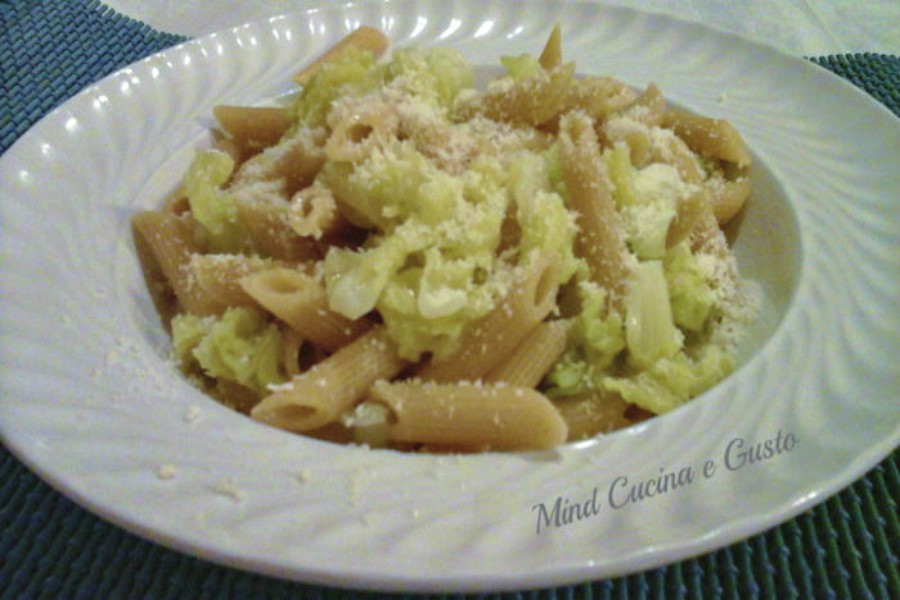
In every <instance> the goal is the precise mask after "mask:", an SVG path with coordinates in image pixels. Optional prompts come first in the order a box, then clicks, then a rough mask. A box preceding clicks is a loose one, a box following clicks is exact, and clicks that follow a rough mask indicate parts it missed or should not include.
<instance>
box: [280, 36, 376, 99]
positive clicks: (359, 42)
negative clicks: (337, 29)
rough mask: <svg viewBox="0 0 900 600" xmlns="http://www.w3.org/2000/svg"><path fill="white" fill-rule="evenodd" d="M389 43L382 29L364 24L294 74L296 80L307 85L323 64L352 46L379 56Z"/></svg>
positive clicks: (339, 55)
mask: <svg viewBox="0 0 900 600" xmlns="http://www.w3.org/2000/svg"><path fill="white" fill-rule="evenodd" d="M389 43H390V42H389V40H388V38H387V36H386V35H384V34H383V33H382V32H381V31H379V30H377V29H374V28H372V27H368V26H366V25H363V26H361V27H359V28H358V29H354V30H353V31H351V32H350V33H348V34H347V35H346V36H345V37H343V38H342V39H341V40H340V41H339V42H338V43H336V44H335V45H334V46H332V47H331V48H329V49H328V50H327V51H326V52H325V54H323V55H322V56H320V57H319V58H317V59H316V60H315V61H313V62H312V63H311V64H310V65H308V66H307V67H306V68H304V69H303V70H302V71H300V72H299V73H297V74H296V75H294V82H295V83H296V84H298V85H306V84H307V83H309V80H310V79H312V78H313V76H314V75H315V74H316V73H317V72H318V71H319V69H321V68H322V65H324V64H326V63H329V62H334V61H335V60H337V59H339V58H340V57H341V56H343V55H344V54H346V53H347V51H348V50H349V49H350V48H355V49H357V50H363V51H368V52H371V53H372V54H373V55H374V56H375V57H376V58H377V57H379V56H381V55H382V54H384V51H385V50H387V47H388V44H389Z"/></svg>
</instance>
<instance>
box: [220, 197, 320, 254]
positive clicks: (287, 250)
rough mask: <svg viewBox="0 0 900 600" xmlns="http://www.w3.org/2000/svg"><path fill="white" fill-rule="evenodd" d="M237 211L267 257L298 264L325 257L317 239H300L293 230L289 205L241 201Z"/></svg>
mask: <svg viewBox="0 0 900 600" xmlns="http://www.w3.org/2000/svg"><path fill="white" fill-rule="evenodd" d="M237 208H238V212H239V214H240V217H241V220H242V221H243V222H244V223H245V224H246V225H247V227H249V229H250V232H251V235H252V236H253V242H254V243H255V244H256V246H257V248H259V249H260V250H261V251H262V252H263V254H265V255H267V256H271V257H272V258H277V259H281V260H286V261H295V262H296V261H315V260H318V259H320V258H321V257H322V252H321V251H320V250H319V248H318V246H317V245H316V243H315V240H313V239H310V238H307V237H302V236H300V235H299V234H297V232H296V231H295V230H294V229H293V228H292V227H291V225H290V222H289V218H290V212H289V207H288V205H286V204H269V203H248V202H239V203H238V205H237Z"/></svg>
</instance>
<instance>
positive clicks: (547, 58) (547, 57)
mask: <svg viewBox="0 0 900 600" xmlns="http://www.w3.org/2000/svg"><path fill="white" fill-rule="evenodd" d="M538 62H539V63H540V64H541V67H543V68H544V69H546V70H548V71H549V70H550V69H553V68H555V67H558V66H559V65H561V64H562V29H560V27H559V23H557V24H556V25H554V26H553V29H552V30H551V31H550V37H548V38H547V43H546V44H544V49H543V50H542V51H541V56H540V58H538Z"/></svg>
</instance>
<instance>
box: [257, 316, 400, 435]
mask: <svg viewBox="0 0 900 600" xmlns="http://www.w3.org/2000/svg"><path fill="white" fill-rule="evenodd" d="M405 367H406V362H404V361H403V360H401V359H400V358H398V356H397V351H396V347H395V346H394V343H393V341H392V340H391V339H390V337H389V336H388V335H387V334H386V332H385V330H384V328H383V327H376V328H374V329H372V330H371V331H369V332H368V333H366V334H365V335H362V336H361V337H359V338H357V339H356V340H354V341H353V342H351V343H349V344H347V345H346V346H344V347H343V348H341V349H340V350H338V351H337V352H335V353H334V354H332V355H331V356H329V357H328V358H326V359H325V360H323V361H322V362H320V363H319V364H317V365H316V366H314V367H313V368H311V369H310V370H309V371H306V372H305V373H302V374H300V375H297V376H295V377H293V378H292V379H291V381H290V383H288V384H287V385H285V386H282V387H280V388H278V389H276V390H275V391H273V392H272V393H271V394H270V395H269V396H266V397H265V398H263V400H262V401H261V402H260V403H259V404H257V405H256V406H255V407H253V410H252V411H250V416H252V417H253V418H254V419H256V420H258V421H261V422H263V423H266V424H268V425H272V426H274V427H278V428H279V429H286V430H288V431H298V432H305V431H310V430H314V429H319V428H320V427H323V426H325V425H328V424H329V423H333V422H335V421H337V419H338V417H340V415H341V414H342V413H344V412H345V411H347V410H350V409H351V408H353V407H354V406H355V405H356V404H357V403H359V402H360V401H361V400H362V399H363V396H364V395H365V393H366V392H367V391H368V390H369V388H370V387H371V386H372V384H374V383H375V382H376V381H378V380H379V379H391V378H393V377H396V376H397V375H398V374H399V373H400V372H401V371H402V370H403V369H404V368H405Z"/></svg>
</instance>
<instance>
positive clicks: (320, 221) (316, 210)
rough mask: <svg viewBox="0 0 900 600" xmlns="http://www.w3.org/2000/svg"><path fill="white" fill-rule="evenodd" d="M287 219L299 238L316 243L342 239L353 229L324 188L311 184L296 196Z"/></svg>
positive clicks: (332, 197) (331, 194) (332, 194)
mask: <svg viewBox="0 0 900 600" xmlns="http://www.w3.org/2000/svg"><path fill="white" fill-rule="evenodd" d="M286 219H287V224H288V226H289V227H290V228H291V229H293V230H294V232H296V233H297V235H299V236H301V237H307V238H313V239H315V240H321V239H323V238H324V239H326V240H337V239H341V238H342V237H344V236H345V235H348V234H349V233H350V231H351V229H352V226H351V225H350V222H349V221H347V219H345V218H344V215H342V214H341V211H340V210H339V208H338V204H337V201H336V200H335V199H334V193H333V192H332V191H331V190H330V189H328V188H327V187H325V186H318V185H311V186H309V187H308V188H306V189H305V190H302V191H300V192H298V193H297V194H296V195H294V198H293V199H292V200H291V206H290V209H289V210H288V212H287V216H286Z"/></svg>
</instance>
